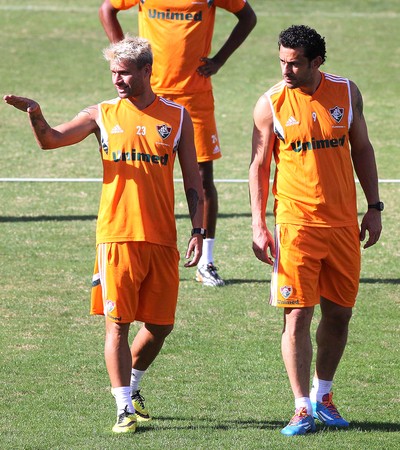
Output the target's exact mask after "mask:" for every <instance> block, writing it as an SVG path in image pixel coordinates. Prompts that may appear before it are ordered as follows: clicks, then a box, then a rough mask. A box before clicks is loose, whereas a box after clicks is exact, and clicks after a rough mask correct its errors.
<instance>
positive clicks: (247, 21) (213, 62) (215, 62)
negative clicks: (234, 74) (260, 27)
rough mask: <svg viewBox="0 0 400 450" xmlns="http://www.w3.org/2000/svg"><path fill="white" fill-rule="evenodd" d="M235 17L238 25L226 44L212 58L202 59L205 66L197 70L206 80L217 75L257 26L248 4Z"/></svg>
mask: <svg viewBox="0 0 400 450" xmlns="http://www.w3.org/2000/svg"><path fill="white" fill-rule="evenodd" d="M235 16H236V17H237V18H238V23H237V24H236V26H235V27H234V28H233V30H232V33H231V34H230V36H229V37H228V39H227V41H226V42H225V44H224V45H223V46H222V47H221V48H220V50H219V51H218V52H217V53H216V54H215V55H214V56H213V57H212V58H202V59H201V61H202V62H203V63H204V64H203V65H201V66H200V67H199V68H198V69H197V72H198V73H199V74H200V75H202V76H204V77H206V78H208V77H210V76H211V75H215V74H216V73H217V72H218V70H219V69H220V68H221V67H222V66H223V65H224V64H225V63H226V61H227V60H228V58H229V57H230V56H231V55H232V53H233V52H234V51H235V50H236V49H237V48H238V47H240V45H241V44H242V43H243V42H244V41H245V40H246V38H247V36H248V35H249V34H250V32H251V30H252V29H253V28H254V27H255V26H256V23H257V16H256V14H255V12H254V11H253V9H252V7H251V6H250V5H249V3H248V2H246V3H245V5H244V7H243V8H242V9H241V10H240V11H239V12H237V13H235Z"/></svg>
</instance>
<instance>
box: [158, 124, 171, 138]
mask: <svg viewBox="0 0 400 450" xmlns="http://www.w3.org/2000/svg"><path fill="white" fill-rule="evenodd" d="M157 131H158V134H159V135H160V136H161V137H162V138H163V139H167V137H168V136H169V135H170V134H171V131H172V127H169V126H168V125H166V124H165V123H164V124H163V125H157Z"/></svg>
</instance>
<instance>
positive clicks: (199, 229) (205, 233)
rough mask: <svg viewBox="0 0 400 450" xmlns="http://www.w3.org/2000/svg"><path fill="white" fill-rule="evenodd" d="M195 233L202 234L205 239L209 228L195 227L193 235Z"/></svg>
mask: <svg viewBox="0 0 400 450" xmlns="http://www.w3.org/2000/svg"><path fill="white" fill-rule="evenodd" d="M194 234H201V235H202V236H203V239H205V238H206V237H207V230H206V229H205V228H193V229H192V236H193V235H194Z"/></svg>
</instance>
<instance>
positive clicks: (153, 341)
mask: <svg viewBox="0 0 400 450" xmlns="http://www.w3.org/2000/svg"><path fill="white" fill-rule="evenodd" d="M173 328H174V326H173V325H152V324H149V323H146V324H144V325H143V326H142V328H141V329H140V330H139V332H138V333H137V335H136V336H135V339H134V340H133V342H132V345H131V354H132V367H133V368H134V369H137V370H146V369H148V367H149V366H150V364H151V363H152V362H153V361H154V360H155V358H156V356H157V355H158V354H159V353H160V350H161V348H162V346H163V345H164V341H165V338H166V337H167V336H168V335H169V334H170V333H171V331H172V329H173ZM130 372H131V370H130V368H129V373H130ZM129 378H130V375H129ZM128 384H129V382H128Z"/></svg>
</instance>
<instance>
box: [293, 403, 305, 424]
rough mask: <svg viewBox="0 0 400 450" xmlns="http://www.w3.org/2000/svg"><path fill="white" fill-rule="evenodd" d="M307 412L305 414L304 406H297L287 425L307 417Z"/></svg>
mask: <svg viewBox="0 0 400 450" xmlns="http://www.w3.org/2000/svg"><path fill="white" fill-rule="evenodd" d="M308 415H309V414H307V408H305V407H304V406H303V407H302V408H297V409H296V411H295V413H294V416H293V417H292V418H291V419H290V423H289V425H295V424H297V423H299V422H300V421H301V420H302V419H304V417H307V416H308Z"/></svg>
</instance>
